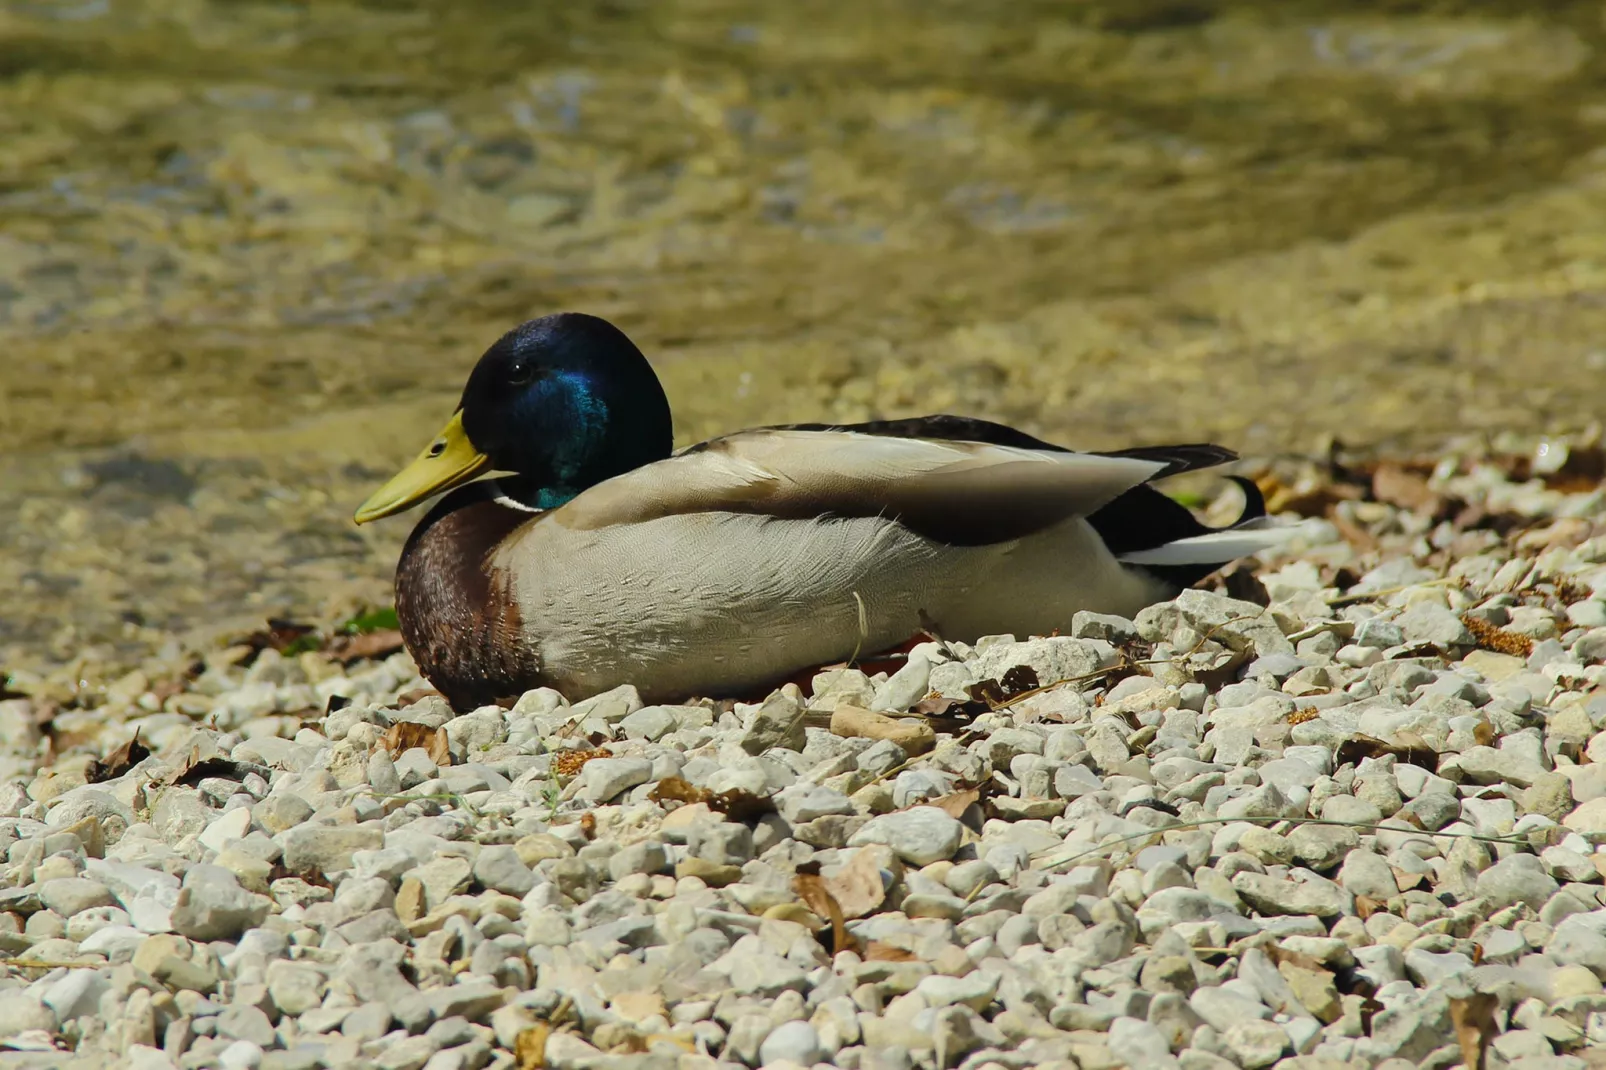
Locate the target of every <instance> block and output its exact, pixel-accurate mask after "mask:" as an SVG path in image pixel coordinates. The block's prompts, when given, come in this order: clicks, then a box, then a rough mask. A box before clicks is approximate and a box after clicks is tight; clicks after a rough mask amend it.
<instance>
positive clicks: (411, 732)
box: [383, 721, 452, 765]
mask: <svg viewBox="0 0 1606 1070" xmlns="http://www.w3.org/2000/svg"><path fill="white" fill-rule="evenodd" d="M383 743H384V746H385V750H386V751H388V752H389V753H390V756H391V757H392V758H399V757H401V756H402V754H404V753H406V752H407V751H410V750H412V749H413V748H414V747H422V748H423V749H424V750H426V751H428V752H429V760H430V761H432V762H434V763H435V764H436V765H451V764H452V752H451V741H450V740H449V739H448V738H447V736H446V729H444V728H431V727H429V725H426V724H419V723H418V722H417V721H397V722H396V723H395V724H393V725H391V726H390V727H389V728H388V729H386V730H385V735H384V739H383Z"/></svg>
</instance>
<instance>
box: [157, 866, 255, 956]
mask: <svg viewBox="0 0 1606 1070" xmlns="http://www.w3.org/2000/svg"><path fill="white" fill-rule="evenodd" d="M272 909H273V903H272V901H271V900H269V899H268V897H267V896H263V895H256V894H254V893H252V892H248V891H246V890H245V889H244V888H242V887H240V884H239V881H238V880H236V879H235V876H234V874H233V873H230V872H229V871H228V870H226V869H223V868H222V867H220V866H192V867H190V870H189V872H187V873H186V874H185V875H184V885H183V887H182V888H180V889H179V893H178V901H177V902H176V903H175V904H174V905H173V915H172V916H173V928H174V929H175V930H177V931H178V932H179V933H180V934H182V935H184V936H187V937H189V938H190V939H192V940H232V939H234V938H235V937H237V936H239V935H240V933H242V932H244V931H245V930H246V929H253V928H255V927H257V926H258V925H261V924H262V922H263V919H265V918H266V917H267V916H268V912H269V911H270V910H272Z"/></svg>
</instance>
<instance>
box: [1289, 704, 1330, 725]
mask: <svg viewBox="0 0 1606 1070" xmlns="http://www.w3.org/2000/svg"><path fill="white" fill-rule="evenodd" d="M1321 715H1322V711H1321V710H1319V709H1317V708H1316V707H1315V706H1305V707H1303V708H1302V709H1297V710H1293V711H1291V712H1290V713H1289V714H1288V715H1287V716H1286V717H1284V718H1283V723H1285V724H1304V723H1305V722H1306V721H1314V720H1316V718H1318V717H1320V716H1321Z"/></svg>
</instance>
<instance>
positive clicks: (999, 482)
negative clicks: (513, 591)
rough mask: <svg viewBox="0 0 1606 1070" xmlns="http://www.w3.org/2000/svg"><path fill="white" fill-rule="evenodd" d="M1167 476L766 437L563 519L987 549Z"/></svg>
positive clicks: (744, 436) (1127, 464) (587, 524)
mask: <svg viewBox="0 0 1606 1070" xmlns="http://www.w3.org/2000/svg"><path fill="white" fill-rule="evenodd" d="M1165 467H1166V463H1165V462H1164V461H1159V460H1151V459H1144V458H1130V457H1110V456H1102V455H1098V454H1086V453H1067V452H1061V451H1050V450H1040V449H1030V448H1024V447H1019V446H1010V445H997V444H993V443H983V442H966V441H957V440H945V441H939V440H931V439H919V438H901V437H895V436H887V435H870V434H858V433H854V432H851V431H814V430H763V431H753V432H742V433H739V434H735V435H730V436H727V437H725V438H720V439H715V440H713V441H711V442H707V443H703V444H701V445H700V446H698V447H694V448H692V449H689V450H687V451H685V452H682V453H679V454H676V455H675V456H674V457H671V458H669V459H667V460H664V461H660V462H657V463H655V464H650V465H646V466H645V467H642V468H639V469H636V470H635V471H633V472H628V473H626V474H625V475H622V476H618V477H615V478H614V479H610V480H607V481H605V482H603V483H599V484H598V485H597V486H595V487H592V488H590V489H589V490H587V491H585V492H584V493H583V494H581V495H579V496H578V497H576V498H575V499H574V500H573V501H572V502H570V503H569V504H568V505H566V506H565V507H564V508H563V509H562V510H561V512H560V517H561V521H562V522H563V523H564V524H566V525H568V526H570V527H575V528H591V529H595V528H601V527H605V526H608V525H610V524H628V523H638V522H641V521H645V520H651V519H656V518H658V517H664V516H671V515H676V514H683V513H697V512H740V513H756V514H762V515H768V516H773V517H776V518H780V519H789V520H796V519H813V518H819V517H829V516H843V517H848V516H885V517H888V518H889V519H896V520H898V521H899V522H901V523H902V524H904V525H905V526H906V527H909V528H910V529H912V530H915V531H918V532H920V533H921V534H924V535H927V536H928V537H930V538H934V539H937V540H939V541H942V542H946V543H950V544H953V545H986V544H990V543H996V542H1003V541H1007V540H1010V539H1016V538H1021V537H1023V536H1025V535H1029V534H1031V533H1033V532H1035V531H1040V530H1042V529H1043V528H1046V527H1049V526H1051V525H1053V524H1056V523H1060V522H1062V521H1064V520H1066V519H1069V518H1070V517H1073V516H1086V515H1088V514H1089V513H1092V512H1094V511H1095V510H1097V509H1098V508H1099V507H1100V506H1103V505H1105V504H1107V503H1108V502H1110V501H1111V500H1113V499H1114V498H1116V497H1118V496H1119V495H1121V494H1122V493H1124V492H1126V491H1128V490H1130V489H1131V488H1132V487H1135V486H1137V485H1139V484H1141V483H1143V482H1145V481H1147V480H1148V479H1150V478H1152V477H1153V476H1154V475H1155V474H1156V473H1158V472H1160V471H1162V470H1164V468H1165Z"/></svg>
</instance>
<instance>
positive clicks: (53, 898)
mask: <svg viewBox="0 0 1606 1070" xmlns="http://www.w3.org/2000/svg"><path fill="white" fill-rule="evenodd" d="M39 901H40V902H41V903H43V904H44V905H45V908H46V909H48V910H54V911H55V912H56V913H57V914H60V915H62V916H63V917H67V918H70V917H72V916H73V915H75V914H81V913H83V912H84V911H86V910H91V909H93V908H95V907H109V906H115V905H116V902H117V900H116V899H114V898H113V897H112V893H111V891H110V889H108V888H107V887H106V886H105V885H104V884H102V883H100V882H99V881H96V880H90V879H89V878H88V877H59V878H57V879H55V880H48V881H45V882H43V883H42V884H40V885H39Z"/></svg>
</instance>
